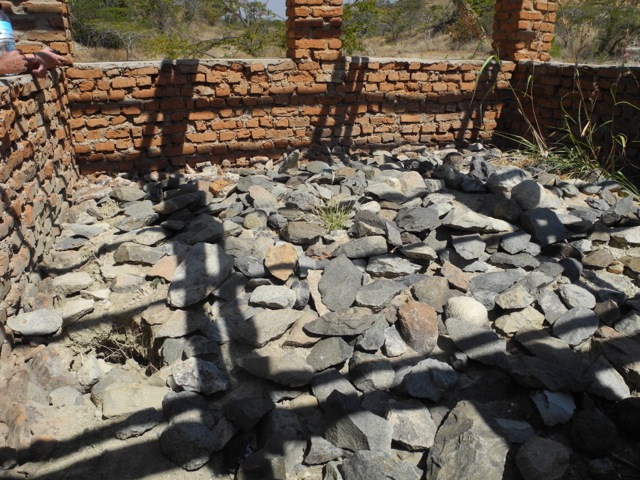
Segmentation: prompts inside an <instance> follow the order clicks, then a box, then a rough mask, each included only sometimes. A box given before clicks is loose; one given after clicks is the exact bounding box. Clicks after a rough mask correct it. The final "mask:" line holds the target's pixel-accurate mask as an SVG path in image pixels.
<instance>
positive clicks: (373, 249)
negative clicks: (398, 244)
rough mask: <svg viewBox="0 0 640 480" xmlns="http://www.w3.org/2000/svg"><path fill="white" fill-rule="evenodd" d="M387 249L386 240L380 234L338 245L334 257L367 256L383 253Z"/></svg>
mask: <svg viewBox="0 0 640 480" xmlns="http://www.w3.org/2000/svg"><path fill="white" fill-rule="evenodd" d="M388 251H389V249H388V248H387V240H386V239H385V237H381V236H370V237H361V238H356V239H353V240H351V241H350V242H347V243H345V244H343V245H340V246H339V247H338V248H337V249H336V250H335V252H334V255H335V256H336V257H338V256H340V255H346V256H347V257H348V258H368V257H372V256H375V255H384V254H385V253H387V252H388Z"/></svg>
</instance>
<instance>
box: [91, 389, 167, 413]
mask: <svg viewBox="0 0 640 480" xmlns="http://www.w3.org/2000/svg"><path fill="white" fill-rule="evenodd" d="M168 392H169V389H168V388H166V387H153V386H150V385H143V384H139V383H114V384H112V385H109V386H108V387H106V388H105V389H104V392H103V397H102V416H103V417H104V418H117V417H123V416H125V415H131V414H133V413H136V412H140V411H144V410H149V409H153V410H158V411H160V410H161V409H162V399H163V398H164V396H165V395H166V394H167V393H168Z"/></svg>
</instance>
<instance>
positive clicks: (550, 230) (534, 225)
mask: <svg viewBox="0 0 640 480" xmlns="http://www.w3.org/2000/svg"><path fill="white" fill-rule="evenodd" d="M520 221H521V222H522V226H523V227H524V229H525V230H526V231H527V232H528V233H530V234H531V236H532V237H533V238H534V239H535V241H536V242H538V243H539V244H540V246H542V247H545V246H547V245H550V244H552V243H557V242H561V241H562V240H565V239H567V238H569V237H570V233H569V231H568V230H567V229H566V228H565V227H564V225H563V224H562V222H561V221H560V219H559V218H558V215H557V214H556V213H555V212H553V210H550V209H548V208H534V209H532V210H527V211H526V212H524V213H523V214H522V216H521V218H520Z"/></svg>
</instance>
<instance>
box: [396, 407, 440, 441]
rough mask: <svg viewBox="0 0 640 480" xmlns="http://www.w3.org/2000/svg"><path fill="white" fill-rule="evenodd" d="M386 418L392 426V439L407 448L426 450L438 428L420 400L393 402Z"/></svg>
mask: <svg viewBox="0 0 640 480" xmlns="http://www.w3.org/2000/svg"><path fill="white" fill-rule="evenodd" d="M387 420H388V421H389V423H391V426H392V427H393V441H394V442H396V443H398V444H400V445H402V446H403V447H404V448H406V449H407V450H409V451H420V450H427V449H429V448H431V447H432V446H433V441H434V439H435V436H436V431H437V429H438V428H437V427H436V424H435V423H434V421H433V419H432V418H431V413H430V412H429V409H428V408H427V407H425V406H424V404H423V403H422V402H420V401H417V400H404V401H400V402H393V404H392V405H391V409H390V411H389V413H388V414H387Z"/></svg>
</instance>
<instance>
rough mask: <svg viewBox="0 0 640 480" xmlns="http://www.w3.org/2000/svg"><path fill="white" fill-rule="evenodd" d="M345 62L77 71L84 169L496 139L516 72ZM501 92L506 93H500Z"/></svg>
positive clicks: (73, 71) (76, 134)
mask: <svg viewBox="0 0 640 480" xmlns="http://www.w3.org/2000/svg"><path fill="white" fill-rule="evenodd" d="M480 68H481V63H480V62H477V63H472V62H464V63H460V64H456V63H446V62H423V61H418V60H406V61H397V60H368V59H357V58H354V59H349V60H347V59H345V60H344V61H341V62H331V63H319V62H314V61H305V62H293V61H291V60H277V61H272V62H265V61H244V62H240V61H235V62H205V61H201V62H200V61H178V62H165V63H127V64H113V65H108V66H104V65H97V64H95V65H76V66H75V67H73V68H70V69H68V70H67V78H68V81H69V100H70V106H71V117H72V118H71V120H70V125H71V128H72V129H73V141H74V142H73V143H74V148H75V153H76V158H77V161H78V164H79V165H80V166H81V168H82V170H83V171H85V172H86V171H91V170H100V171H126V170H130V169H137V170H146V169H149V168H164V167H166V166H167V165H171V166H173V167H180V166H181V165H184V164H185V163H186V162H189V163H197V162H202V161H212V162H219V161H221V160H223V159H230V160H235V161H239V162H244V161H247V160H248V159H249V158H250V157H255V156H269V157H274V158H277V157H279V156H280V155H281V154H282V152H285V151H290V150H291V149H294V148H310V149H312V150H313V149H314V148H317V147H321V146H324V147H332V146H336V145H340V146H343V147H354V148H361V149H373V148H378V147H384V146H388V147H391V146H395V145H400V144H405V143H422V144H427V145H435V144H437V143H443V142H453V141H464V140H467V141H474V140H477V139H483V138H484V139H486V138H489V137H490V136H491V132H492V131H493V129H494V128H495V126H496V125H497V122H496V121H497V118H498V116H499V114H500V110H501V108H502V104H503V100H502V99H501V97H500V95H501V91H502V90H503V89H504V88H505V87H506V85H507V80H508V78H509V75H510V74H509V71H510V70H511V69H512V68H513V64H511V65H509V64H505V65H504V66H503V71H499V70H498V68H497V66H495V65H494V66H493V68H488V69H486V72H485V73H484V74H483V76H482V78H481V81H480V82H479V84H478V88H477V89H476V79H477V77H478V75H479V71H480ZM494 84H496V88H495V91H494V92H492V93H489V92H488V90H489V87H490V86H491V85H494Z"/></svg>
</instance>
